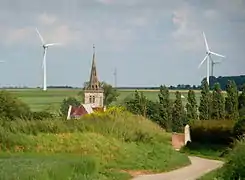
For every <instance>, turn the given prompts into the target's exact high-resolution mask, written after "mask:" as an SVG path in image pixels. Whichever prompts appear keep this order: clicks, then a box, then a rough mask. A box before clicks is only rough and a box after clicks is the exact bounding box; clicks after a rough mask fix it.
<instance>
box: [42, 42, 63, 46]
mask: <svg viewBox="0 0 245 180" xmlns="http://www.w3.org/2000/svg"><path fill="white" fill-rule="evenodd" d="M45 45H46V46H58V45H62V44H61V43H49V44H45Z"/></svg>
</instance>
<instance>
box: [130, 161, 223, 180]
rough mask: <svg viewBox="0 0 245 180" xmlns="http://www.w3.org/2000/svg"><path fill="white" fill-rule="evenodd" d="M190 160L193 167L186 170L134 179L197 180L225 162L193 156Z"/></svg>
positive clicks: (187, 167)
mask: <svg viewBox="0 0 245 180" xmlns="http://www.w3.org/2000/svg"><path fill="white" fill-rule="evenodd" d="M189 159H190V160H191V165H189V166H186V167H184V168H180V169H177V170H174V171H171V172H167V173H162V174H154V175H142V176H138V177H135V178H133V180H196V179H197V178H200V177H201V176H203V175H204V174H206V173H208V172H210V171H212V170H214V169H216V168H219V167H221V166H222V165H223V162H221V161H217V160H209V159H203V158H199V157H193V156H189Z"/></svg>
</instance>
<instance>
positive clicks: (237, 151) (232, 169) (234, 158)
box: [222, 140, 245, 180]
mask: <svg viewBox="0 0 245 180" xmlns="http://www.w3.org/2000/svg"><path fill="white" fill-rule="evenodd" d="M244 169H245V141H244V140H242V141H240V142H237V143H236V145H235V147H234V149H233V150H232V151H231V152H230V155H229V157H228V161H227V162H226V163H225V165H224V166H223V168H222V177H223V179H227V180H228V179H229V180H233V179H245V171H244Z"/></svg>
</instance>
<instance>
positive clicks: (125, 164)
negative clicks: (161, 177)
mask: <svg viewBox="0 0 245 180" xmlns="http://www.w3.org/2000/svg"><path fill="white" fill-rule="evenodd" d="M0 123H1V126H0V148H1V151H2V152H9V153H11V154H12V153H22V154H23V153H24V154H26V153H34V154H37V153H38V154H48V155H49V156H56V155H57V154H63V156H64V158H67V159H69V156H70V155H71V154H73V155H75V156H77V157H84V156H86V157H93V159H94V160H93V161H95V164H97V165H98V167H99V170H96V167H97V166H96V167H93V168H95V170H94V171H95V173H94V174H95V175H93V173H92V172H89V176H86V177H85V175H84V174H79V173H75V174H76V175H74V178H73V179H76V178H77V179H79V178H80V179H89V178H90V179H91V178H93V179H96V178H97V179H98V177H99V179H103V178H104V179H110V178H111V179H113V178H112V177H114V176H120V177H122V178H126V179H127V178H128V177H129V176H128V175H125V174H122V173H120V172H121V170H149V171H152V172H162V171H168V170H171V169H174V168H176V167H181V166H184V165H187V164H189V163H190V162H189V159H188V158H187V157H186V156H185V155H184V154H180V153H178V152H176V151H174V150H173V148H172V147H171V145H170V135H169V134H168V133H166V132H165V131H164V130H163V129H161V128H160V127H159V126H158V125H156V124H154V123H153V122H151V121H150V120H147V119H145V118H143V117H141V116H137V115H132V114H131V113H128V112H126V111H124V110H121V109H119V110H118V109H114V110H110V109H109V110H108V111H107V113H95V114H91V115H87V116H84V117H82V118H81V119H77V120H63V119H46V120H36V121H35V120H28V121H27V120H21V119H20V120H16V121H5V120H1V121H0ZM11 158H12V157H11ZM11 158H9V159H10V161H11V162H12V163H19V164H20V165H21V164H23V168H25V169H26V170H25V171H28V169H29V168H30V167H28V166H25V165H24V164H25V163H26V161H28V160H26V159H25V158H24V159H23V157H21V158H22V159H20V161H19V160H17V161H15V160H16V159H11ZM44 159H45V158H44ZM51 159H52V158H51ZM5 160H6V159H4V161H3V158H2V159H1V158H0V162H2V161H3V162H2V163H3V164H6V168H9V169H8V170H9V171H10V170H13V171H14V168H12V169H11V167H10V166H9V165H8V162H10V161H5ZM39 160H40V159H37V160H35V158H34V159H32V160H30V164H33V168H34V169H33V172H36V171H37V170H35V168H37V165H36V164H38V163H36V162H39ZM40 161H41V160H40ZM48 161H49V160H47V163H48ZM50 161H55V162H56V159H55V160H54V159H53V160H50ZM57 161H58V160H57ZM28 162H29V161H28ZM59 162H61V161H59ZM35 163H36V164H35ZM45 163H46V160H45ZM66 163H67V165H66ZM51 164H52V163H51ZM54 164H55V163H54ZM21 166H22V165H21ZM30 166H31V165H30ZM55 166H56V165H54V166H52V167H49V166H48V167H47V169H46V170H45V168H44V171H45V172H43V173H40V178H41V177H42V175H43V176H44V177H45V178H47V179H52V180H56V179H58V178H59V176H58V175H57V177H56V175H55V176H52V177H51V178H48V177H49V176H50V174H49V173H48V172H49V169H52V171H54V172H55V171H56V169H55ZM82 166H84V165H79V167H76V168H77V169H79V168H82ZM72 167H73V168H75V166H72ZM39 168H41V169H42V167H39ZM61 168H64V173H65V172H66V171H65V169H66V168H67V169H68V170H67V173H66V174H67V175H64V177H71V176H72V177H73V174H72V173H73V171H75V170H74V169H73V168H71V167H70V161H66V160H64V165H63V166H62V167H61ZM76 168H75V169H76ZM93 168H92V169H93ZM50 171H51V170H50ZM57 171H58V170H57ZM94 171H93V172H94ZM86 172H87V171H86ZM1 173H3V172H1V171H0V175H1ZM3 174H4V173H3ZM17 174H18V176H21V177H23V178H22V179H25V178H26V177H29V176H30V177H35V178H36V176H33V174H32V173H29V174H28V173H27V175H25V174H24V175H23V176H22V174H19V173H17ZM34 174H35V173H34ZM4 176H5V175H4ZM4 176H3V177H4ZM10 177H12V176H10ZM13 177H15V176H13ZM16 177H17V176H16ZM24 177H25V178H24ZM81 177H83V178H81ZM38 178H39V175H38V173H37V178H36V179H38ZM20 179H21V178H20Z"/></svg>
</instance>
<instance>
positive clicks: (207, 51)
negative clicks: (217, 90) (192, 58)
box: [198, 32, 225, 85]
mask: <svg viewBox="0 0 245 180" xmlns="http://www.w3.org/2000/svg"><path fill="white" fill-rule="evenodd" d="M203 38H204V42H205V46H206V56H205V57H204V59H203V60H202V62H201V63H200V64H199V66H198V68H200V67H201V65H202V64H203V63H204V62H205V61H206V60H207V82H208V85H209V73H210V70H209V68H210V67H209V66H210V60H211V59H212V57H211V55H215V56H219V57H222V58H225V56H223V55H221V54H218V53H215V52H212V51H210V49H209V46H208V42H207V39H206V36H205V33H204V32H203Z"/></svg>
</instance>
